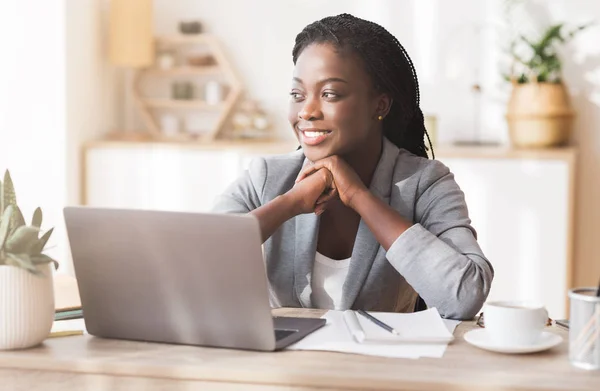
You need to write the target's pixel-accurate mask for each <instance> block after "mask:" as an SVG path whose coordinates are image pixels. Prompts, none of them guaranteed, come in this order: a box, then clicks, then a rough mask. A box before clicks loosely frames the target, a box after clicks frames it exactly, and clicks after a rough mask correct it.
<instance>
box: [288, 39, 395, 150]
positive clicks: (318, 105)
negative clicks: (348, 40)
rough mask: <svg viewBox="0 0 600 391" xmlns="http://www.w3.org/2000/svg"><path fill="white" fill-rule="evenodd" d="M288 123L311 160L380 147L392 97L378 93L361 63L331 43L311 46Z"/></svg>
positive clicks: (298, 73) (297, 73)
mask: <svg viewBox="0 0 600 391" xmlns="http://www.w3.org/2000/svg"><path fill="white" fill-rule="evenodd" d="M290 95H291V101H290V110H289V117H288V118H289V121H290V124H291V125H292V127H293V129H294V132H295V133H296V136H297V137H298V141H299V142H300V144H301V145H302V149H303V150H304V154H305V155H306V157H307V158H308V159H309V160H311V161H313V162H314V161H317V160H320V159H323V158H325V157H328V156H332V155H341V156H349V155H352V154H356V153H357V152H360V151H363V152H368V150H369V148H372V147H373V146H376V148H379V145H380V144H381V137H382V132H381V121H379V120H378V118H377V117H378V116H379V115H381V114H383V115H384V116H385V114H386V112H387V110H386V109H387V108H389V103H390V102H389V99H388V97H387V96H385V95H384V94H379V93H376V91H375V90H374V88H373V86H372V83H371V80H370V78H369V76H368V74H367V73H366V71H365V70H364V67H363V64H362V63H361V61H360V59H359V58H358V57H357V56H356V55H354V54H352V53H344V52H339V51H336V50H335V48H334V47H333V46H331V45H330V44H312V45H309V46H308V47H306V48H305V49H304V50H303V51H302V53H301V54H300V56H299V57H298V60H297V61H296V67H295V68H294V77H293V82H292V88H291V91H290Z"/></svg>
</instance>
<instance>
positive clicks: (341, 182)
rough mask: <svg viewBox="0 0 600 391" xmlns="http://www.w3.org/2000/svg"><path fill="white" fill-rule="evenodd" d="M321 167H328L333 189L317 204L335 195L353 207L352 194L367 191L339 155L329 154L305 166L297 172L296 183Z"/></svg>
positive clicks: (323, 202)
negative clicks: (331, 176)
mask: <svg viewBox="0 0 600 391" xmlns="http://www.w3.org/2000/svg"><path fill="white" fill-rule="evenodd" d="M321 168H326V169H328V170H329V171H330V172H331V174H332V175H333V186H334V191H332V192H330V193H329V194H327V195H324V196H323V197H322V198H321V199H320V200H319V201H318V202H317V204H325V203H327V202H328V201H329V200H331V199H332V198H333V197H334V196H336V195H337V196H339V198H340V200H341V201H342V202H343V203H344V205H346V206H348V207H350V208H353V206H352V199H353V198H354V196H355V195H356V194H358V193H360V192H361V191H368V189H367V187H366V186H365V184H364V183H363V181H362V180H361V179H360V178H359V176H358V174H356V172H355V171H354V170H353V169H352V168H351V167H350V166H349V165H348V163H346V162H345V161H344V160H343V159H342V158H340V157H339V156H330V157H327V158H325V159H321V160H319V161H316V162H314V163H313V164H311V165H308V166H306V167H305V168H304V169H303V170H302V171H300V174H298V178H296V183H298V182H300V181H301V180H303V179H304V178H306V177H307V176H309V175H311V174H313V173H314V172H316V171H318V170H320V169H321Z"/></svg>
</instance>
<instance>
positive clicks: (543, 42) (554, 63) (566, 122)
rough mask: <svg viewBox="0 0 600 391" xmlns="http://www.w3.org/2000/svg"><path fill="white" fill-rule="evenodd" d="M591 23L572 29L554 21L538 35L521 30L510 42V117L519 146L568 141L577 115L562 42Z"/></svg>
mask: <svg viewBox="0 0 600 391" xmlns="http://www.w3.org/2000/svg"><path fill="white" fill-rule="evenodd" d="M589 26H590V24H585V25H581V26H578V27H575V28H572V29H568V28H567V27H566V26H565V24H564V23H558V24H555V25H551V26H549V27H547V28H546V30H545V31H543V33H542V34H540V35H539V36H538V37H536V38H532V37H526V36H524V35H522V34H519V35H518V36H517V37H516V38H515V39H514V40H513V41H512V42H511V43H510V56H511V67H510V71H509V73H508V74H507V75H505V78H506V79H507V80H508V81H510V82H511V83H512V92H511V96H510V99H509V102H508V107H507V113H506V119H507V122H508V129H509V135H510V139H511V142H512V144H513V145H514V146H515V147H518V148H520V147H528V148H545V147H552V146H561V145H565V144H567V143H568V141H569V138H570V135H571V127H572V122H573V118H574V115H575V113H574V111H573V109H572V106H571V103H570V99H569V94H568V92H567V89H566V86H565V84H564V83H563V81H562V79H561V68H562V61H561V59H560V57H559V55H558V48H559V46H560V44H566V43H567V42H568V41H569V40H570V39H572V38H573V37H575V35H577V34H578V33H579V32H581V31H583V30H585V29H586V28H587V27H589Z"/></svg>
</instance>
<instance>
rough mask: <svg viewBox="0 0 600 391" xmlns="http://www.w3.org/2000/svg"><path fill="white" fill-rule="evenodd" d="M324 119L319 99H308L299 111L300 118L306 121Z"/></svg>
mask: <svg viewBox="0 0 600 391" xmlns="http://www.w3.org/2000/svg"><path fill="white" fill-rule="evenodd" d="M321 117H322V113H321V107H320V104H319V102H318V100H317V99H306V100H305V101H304V105H303V106H302V108H301V109H300V111H298V118H300V119H301V120H304V121H314V120H316V119H320V118H321Z"/></svg>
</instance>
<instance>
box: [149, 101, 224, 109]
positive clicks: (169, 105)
mask: <svg viewBox="0 0 600 391" xmlns="http://www.w3.org/2000/svg"><path fill="white" fill-rule="evenodd" d="M143 102H144V103H145V104H146V106H148V107H153V108H162V109H203V110H215V111H216V110H221V109H222V108H223V104H221V103H219V104H215V105H211V104H208V103H206V102H205V101H203V100H176V99H143Z"/></svg>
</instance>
